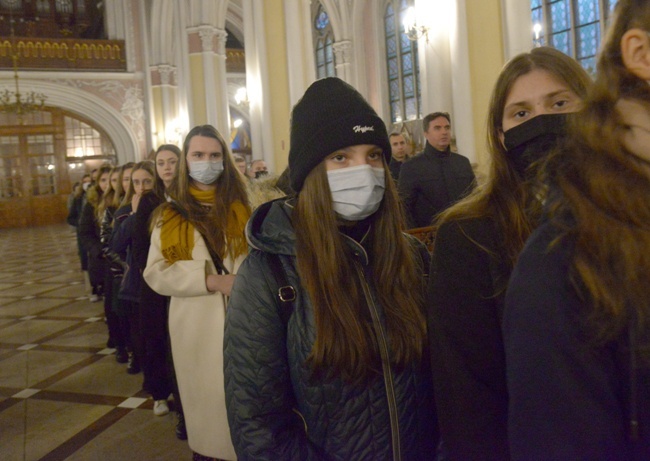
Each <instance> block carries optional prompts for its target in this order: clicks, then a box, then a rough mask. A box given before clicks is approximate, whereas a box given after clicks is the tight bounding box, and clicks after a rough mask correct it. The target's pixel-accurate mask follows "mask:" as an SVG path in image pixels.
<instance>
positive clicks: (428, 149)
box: [423, 141, 451, 158]
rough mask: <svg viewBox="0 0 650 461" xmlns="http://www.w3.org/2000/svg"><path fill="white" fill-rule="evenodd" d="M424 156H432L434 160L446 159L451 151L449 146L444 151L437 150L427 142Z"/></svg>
mask: <svg viewBox="0 0 650 461" xmlns="http://www.w3.org/2000/svg"><path fill="white" fill-rule="evenodd" d="M423 153H424V154H427V155H430V156H433V157H435V158H446V157H449V156H450V155H451V150H450V148H449V146H447V149H445V150H438V149H436V148H435V147H433V146H432V145H431V144H429V141H427V142H426V145H425V146H424V152H423Z"/></svg>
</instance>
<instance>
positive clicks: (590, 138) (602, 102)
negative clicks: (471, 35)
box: [503, 0, 650, 461]
mask: <svg viewBox="0 0 650 461" xmlns="http://www.w3.org/2000/svg"><path fill="white" fill-rule="evenodd" d="M648 31H650V2H647V1H646V0H619V2H618V4H617V6H616V10H615V13H614V18H613V22H612V23H611V26H610V30H609V32H608V35H607V37H606V39H605V42H604V44H603V48H602V50H601V53H600V56H599V60H598V67H597V78H596V83H595V86H594V90H593V92H592V93H591V95H590V97H589V99H588V100H587V101H586V102H585V107H584V109H583V110H582V111H581V112H580V114H579V117H577V118H576V124H575V126H574V127H573V128H574V129H573V130H572V133H571V134H572V136H571V138H570V141H569V143H568V145H567V146H566V148H565V149H563V150H562V151H558V152H557V153H556V154H554V155H553V156H552V157H551V159H550V160H549V162H548V165H547V167H546V168H547V169H548V173H547V174H546V175H545V176H546V178H548V184H549V189H550V193H549V195H548V200H547V208H548V211H549V215H548V219H547V220H546V221H545V222H544V224H543V225H541V226H540V227H539V228H538V229H537V230H536V231H535V232H534V233H533V235H532V236H531V238H530V239H529V240H528V242H527V243H526V247H525V248H524V250H523V252H522V253H521V255H520V257H519V260H518V262H517V266H516V267H515V269H514V272H513V275H512V279H511V282H510V286H509V287H508V293H507V295H506V306H505V313H504V320H503V337H504V342H505V352H506V365H507V370H508V389H509V392H510V405H509V421H508V424H509V434H510V446H511V453H512V458H513V459H514V460H527V461H528V460H565V459H572V460H590V461H601V460H602V461H605V460H607V461H617V460H621V461H622V460H626V461H627V460H648V459H650V354H649V351H650V290H649V289H648V274H649V273H650V259H649V258H648V255H650V202H649V201H648V197H650V136H649V133H650V83H649V82H650V36H649V35H648Z"/></svg>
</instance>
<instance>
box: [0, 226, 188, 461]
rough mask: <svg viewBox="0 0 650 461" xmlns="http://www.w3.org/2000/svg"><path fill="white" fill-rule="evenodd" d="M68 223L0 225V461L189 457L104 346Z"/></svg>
mask: <svg viewBox="0 0 650 461" xmlns="http://www.w3.org/2000/svg"><path fill="white" fill-rule="evenodd" d="M84 291H85V288H84V282H83V277H82V273H81V271H80V268H79V259H78V257H77V252H76V240H75V236H74V233H73V232H72V230H71V229H70V228H69V227H68V226H63V225H61V226H48V227H42V228H34V229H9V230H7V229H0V460H3V461H18V460H43V461H45V460H48V461H54V460H84V461H85V460H93V461H95V460H107V461H108V460H116V461H117V460H120V461H121V460H133V459H137V460H140V461H145V460H189V459H191V451H190V449H189V448H188V446H187V443H186V442H182V441H180V440H178V439H176V437H175V435H174V427H175V417H174V415H173V414H169V415H167V416H162V417H160V416H154V414H153V411H152V408H153V401H152V400H151V398H150V397H149V396H148V394H146V393H144V392H143V391H142V390H141V387H142V374H138V375H135V376H132V375H128V374H127V373H126V368H125V365H123V364H119V363H117V362H116V361H115V358H114V355H113V353H114V351H113V350H112V349H107V348H106V340H107V329H106V325H105V324H104V322H103V317H104V315H103V307H102V303H101V302H98V303H91V302H90V301H88V297H87V296H85V293H84Z"/></svg>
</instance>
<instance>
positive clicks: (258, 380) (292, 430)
mask: <svg viewBox="0 0 650 461" xmlns="http://www.w3.org/2000/svg"><path fill="white" fill-rule="evenodd" d="M269 270H270V268H269V267H268V266H267V265H266V264H265V262H264V257H263V255H262V254H261V253H260V252H259V251H253V252H252V253H251V254H250V255H249V256H248V257H247V258H246V260H245V261H244V263H243V264H242V266H241V267H240V268H239V271H238V272H237V277H236V279H235V285H234V287H233V289H232V293H231V297H230V302H229V304H228V310H227V311H226V328H225V338H224V377H225V387H226V389H225V390H226V407H227V409H228V422H229V424H230V434H231V436H232V442H233V445H234V447H235V451H236V452H237V458H238V459H239V461H246V460H256V461H257V460H278V459H300V460H318V459H321V458H320V456H319V454H318V451H317V449H316V447H314V446H313V445H312V444H311V442H310V441H309V439H308V438H307V435H306V433H305V427H304V424H303V422H302V419H301V418H300V417H299V416H298V415H297V413H295V412H294V408H295V403H294V397H293V387H292V384H291V376H290V373H289V363H288V360H287V346H286V335H287V328H286V325H285V324H284V322H283V320H282V318H281V315H280V311H279V308H278V307H277V305H276V302H275V297H274V294H273V293H272V291H271V288H270V286H269V285H268V284H267V282H266V278H265V274H264V271H269Z"/></svg>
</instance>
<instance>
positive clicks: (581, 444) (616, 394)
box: [503, 223, 650, 461]
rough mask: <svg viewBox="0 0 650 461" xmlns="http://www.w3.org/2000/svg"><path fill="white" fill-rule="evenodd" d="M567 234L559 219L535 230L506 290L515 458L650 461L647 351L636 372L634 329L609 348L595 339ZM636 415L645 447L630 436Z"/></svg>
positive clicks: (524, 460)
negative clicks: (571, 271) (573, 277)
mask: <svg viewBox="0 0 650 461" xmlns="http://www.w3.org/2000/svg"><path fill="white" fill-rule="evenodd" d="M559 235H560V231H558V230H557V229H555V228H554V226H553V225H552V224H551V223H546V224H544V225H542V226H541V227H540V228H538V229H537V231H536V232H534V233H533V235H532V236H531V237H530V238H529V240H528V242H527V243H526V247H525V248H524V250H523V251H522V253H521V255H520V256H519V260H518V262H517V265H516V267H515V270H514V271H513V274H512V278H511V280H510V284H509V287H508V292H507V294H506V306H505V312H504V319H503V337H504V342H505V352H506V365H507V370H508V389H509V393H510V409H509V420H508V424H509V434H510V447H511V453H512V459H513V460H515V461H518V460H521V461H536V460H544V461H564V460H578V461H580V460H584V461H587V460H589V461H623V460H625V461H633V460H634V461H637V460H638V461H640V460H646V461H647V460H648V459H650V363H648V362H649V360H648V353H647V352H645V353H643V352H642V351H641V352H636V359H637V367H635V368H633V369H631V368H632V367H631V363H632V355H631V353H630V342H629V341H628V335H627V334H626V333H627V332H625V333H623V334H622V335H621V337H620V338H618V339H616V340H614V341H612V342H610V343H608V344H604V345H602V346H600V347H597V346H595V345H594V344H593V343H592V342H590V341H588V340H587V337H588V334H587V333H586V332H585V329H584V325H585V322H584V315H581V314H583V313H584V312H585V310H586V309H585V301H584V297H580V296H578V294H577V292H576V290H575V287H574V284H573V283H572V281H571V279H570V277H569V267H570V263H571V254H572V251H573V245H572V243H571V241H569V240H568V239H563V240H562V241H561V242H560V243H559V244H558V243H557V241H556V238H557V237H558V236H559ZM551 242H554V244H553V245H552V246H551ZM648 334H650V332H646V335H648ZM643 339H645V341H646V342H645V344H648V342H647V340H648V339H647V337H646V338H643ZM638 344H639V343H636V344H633V347H632V350H634V351H636V349H637V346H638ZM633 381H634V382H635V384H636V392H634V391H633V388H634V386H633V385H632V382H633ZM632 409H635V411H636V412H637V413H638V422H639V433H640V439H639V440H638V441H637V442H631V441H630V440H629V434H630V432H629V427H630V419H631V418H630V415H631V413H632Z"/></svg>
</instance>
